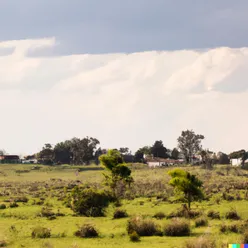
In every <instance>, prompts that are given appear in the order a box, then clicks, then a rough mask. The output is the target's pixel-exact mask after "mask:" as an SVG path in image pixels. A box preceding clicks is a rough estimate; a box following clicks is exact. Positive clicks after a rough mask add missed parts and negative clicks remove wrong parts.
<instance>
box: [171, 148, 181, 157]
mask: <svg viewBox="0 0 248 248" xmlns="http://www.w3.org/2000/svg"><path fill="white" fill-rule="evenodd" d="M178 157H179V151H178V150H177V148H174V149H173V150H172V152H171V158H172V159H178Z"/></svg>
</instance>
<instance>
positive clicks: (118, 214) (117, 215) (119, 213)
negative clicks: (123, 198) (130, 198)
mask: <svg viewBox="0 0 248 248" xmlns="http://www.w3.org/2000/svg"><path fill="white" fill-rule="evenodd" d="M126 217H128V214H127V212H126V210H123V209H116V210H115V212H114V216H113V218H114V219H120V218H126Z"/></svg>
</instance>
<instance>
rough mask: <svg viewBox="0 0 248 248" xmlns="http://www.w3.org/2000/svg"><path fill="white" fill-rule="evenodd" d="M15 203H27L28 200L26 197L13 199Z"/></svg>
mask: <svg viewBox="0 0 248 248" xmlns="http://www.w3.org/2000/svg"><path fill="white" fill-rule="evenodd" d="M14 201H15V202H24V203H26V202H28V198H27V197H26V196H19V197H16V198H15V199H14Z"/></svg>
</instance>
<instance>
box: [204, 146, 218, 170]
mask: <svg viewBox="0 0 248 248" xmlns="http://www.w3.org/2000/svg"><path fill="white" fill-rule="evenodd" d="M200 155H201V158H202V163H203V165H204V167H205V169H208V170H211V169H213V165H214V164H215V163H216V162H217V157H216V155H215V154H214V153H213V152H211V151H209V150H201V151H200Z"/></svg>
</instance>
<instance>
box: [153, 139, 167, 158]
mask: <svg viewBox="0 0 248 248" xmlns="http://www.w3.org/2000/svg"><path fill="white" fill-rule="evenodd" d="M166 152H167V149H166V148H165V147H164V144H163V141H162V140H157V141H155V143H154V144H153V146H152V147H151V154H152V155H153V157H158V158H168V154H167V153H166Z"/></svg>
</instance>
